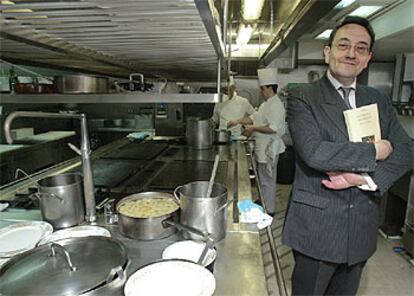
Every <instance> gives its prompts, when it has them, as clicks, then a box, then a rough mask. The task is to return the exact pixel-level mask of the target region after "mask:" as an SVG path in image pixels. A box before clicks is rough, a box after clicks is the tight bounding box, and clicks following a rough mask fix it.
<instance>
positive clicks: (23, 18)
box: [15, 15, 47, 20]
mask: <svg viewBox="0 0 414 296" xmlns="http://www.w3.org/2000/svg"><path fill="white" fill-rule="evenodd" d="M15 19H16V20H31V19H47V16H46V15H22V16H16V17H15Z"/></svg>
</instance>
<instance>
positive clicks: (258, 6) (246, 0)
mask: <svg viewBox="0 0 414 296" xmlns="http://www.w3.org/2000/svg"><path fill="white" fill-rule="evenodd" d="M263 5H264V0H243V2H242V11H243V19H244V20H245V21H255V20H257V19H259V18H260V15H261V14H262V9H263Z"/></svg>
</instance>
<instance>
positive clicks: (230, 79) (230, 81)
mask: <svg viewBox="0 0 414 296" xmlns="http://www.w3.org/2000/svg"><path fill="white" fill-rule="evenodd" d="M227 85H228V86H232V85H236V83H235V82H234V77H233V76H229V80H228V83H227Z"/></svg>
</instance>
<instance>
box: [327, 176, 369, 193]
mask: <svg viewBox="0 0 414 296" xmlns="http://www.w3.org/2000/svg"><path fill="white" fill-rule="evenodd" d="M326 174H327V175H328V176H329V180H322V184H323V185H324V186H325V187H327V188H329V189H333V190H341V189H347V188H351V187H354V186H360V185H362V184H365V183H366V181H365V179H364V177H362V176H361V175H360V174H355V173H343V172H327V173H326Z"/></svg>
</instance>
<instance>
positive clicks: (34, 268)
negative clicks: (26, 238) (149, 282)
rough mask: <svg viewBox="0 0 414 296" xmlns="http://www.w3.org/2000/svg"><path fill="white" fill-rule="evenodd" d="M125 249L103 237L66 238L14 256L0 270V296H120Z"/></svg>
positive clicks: (124, 268)
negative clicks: (0, 295)
mask: <svg viewBox="0 0 414 296" xmlns="http://www.w3.org/2000/svg"><path fill="white" fill-rule="evenodd" d="M127 266H128V257H127V253H126V249H125V246H124V245H123V244H122V243H121V242H119V241H117V240H114V239H111V238H108V237H102V236H95V237H83V238H69V239H63V240H60V241H59V242H58V243H49V244H45V245H42V246H40V247H37V248H35V249H32V250H30V251H27V252H25V253H22V254H20V255H18V256H15V257H13V258H12V259H11V260H9V261H8V262H6V263H5V264H4V265H3V266H2V267H1V268H0V278H1V281H0V293H1V294H2V295H89V296H90V295H122V290H123V286H124V283H125V281H126V268H127Z"/></svg>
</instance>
